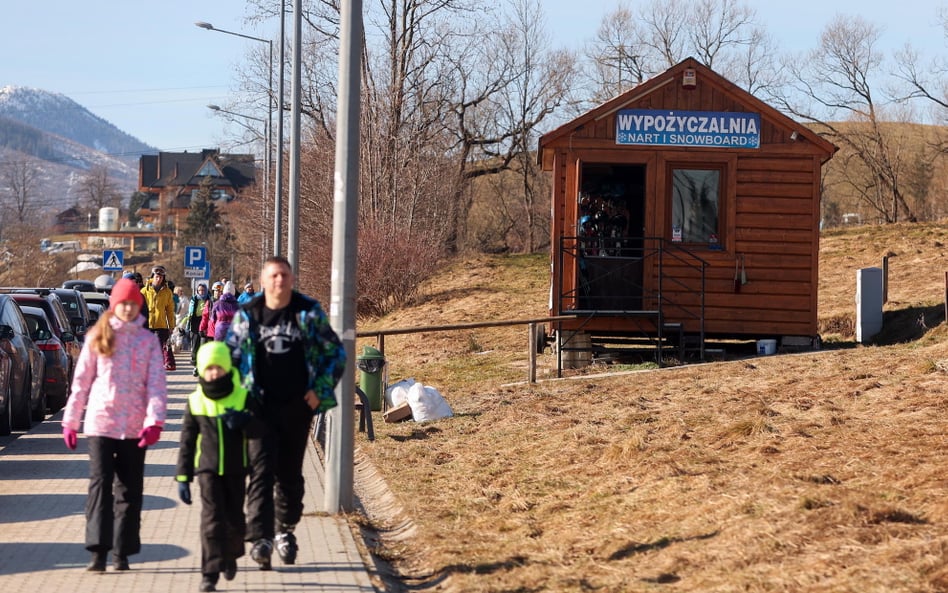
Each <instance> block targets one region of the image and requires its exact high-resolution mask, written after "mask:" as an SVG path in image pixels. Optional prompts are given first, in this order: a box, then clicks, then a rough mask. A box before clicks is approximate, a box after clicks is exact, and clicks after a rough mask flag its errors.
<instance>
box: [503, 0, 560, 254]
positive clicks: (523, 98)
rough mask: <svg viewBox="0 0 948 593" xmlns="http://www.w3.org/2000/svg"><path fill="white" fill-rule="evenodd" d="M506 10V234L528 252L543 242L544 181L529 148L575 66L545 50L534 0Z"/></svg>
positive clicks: (546, 44) (520, 0)
mask: <svg viewBox="0 0 948 593" xmlns="http://www.w3.org/2000/svg"><path fill="white" fill-rule="evenodd" d="M511 8H512V11H511V12H512V20H511V23H510V35H509V36H506V37H505V39H506V40H507V42H506V47H505V48H504V52H505V53H506V54H508V55H510V56H511V59H512V61H513V64H514V72H515V74H516V75H515V76H514V77H513V78H512V80H511V81H510V83H509V84H508V85H507V89H506V91H505V92H503V93H501V95H500V99H499V100H498V101H497V105H498V110H497V111H498V116H499V118H501V119H500V121H501V127H502V128H505V129H508V130H511V131H512V135H511V140H510V143H509V147H508V148H507V152H508V153H509V154H511V155H512V156H513V158H512V159H510V161H509V162H510V163H511V166H510V171H511V172H512V173H513V174H515V176H516V178H517V179H518V181H519V187H518V188H517V189H516V190H515V191H512V192H510V194H508V195H509V196H510V197H511V198H512V199H511V201H512V202H513V203H514V204H516V207H515V208H512V211H513V213H514V217H513V218H511V219H510V221H511V222H512V223H517V224H513V225H511V232H514V233H515V234H518V235H519V236H520V241H519V249H520V250H523V251H526V252H528V253H530V252H533V251H534V250H536V249H537V248H538V247H539V246H541V245H546V244H547V242H548V239H549V208H548V207H547V199H548V195H547V194H546V192H545V190H546V189H547V187H546V186H545V185H544V184H542V183H541V182H540V180H541V179H545V178H544V177H543V175H542V174H541V173H540V171H539V167H538V166H537V162H536V158H535V156H534V153H533V151H532V148H533V147H534V146H535V145H536V141H537V139H538V137H539V134H538V128H539V126H540V125H541V124H542V123H543V122H544V121H545V120H546V119H547V118H549V117H550V116H551V115H552V114H553V113H555V112H556V111H557V109H559V108H560V107H561V106H562V105H563V104H564V103H566V102H567V101H569V97H570V89H571V87H572V86H573V82H574V80H575V79H576V78H577V68H576V61H575V58H574V57H573V55H572V54H570V53H569V52H565V51H553V50H551V47H550V40H549V37H548V35H547V34H546V31H545V30H544V28H543V18H542V14H543V12H542V8H541V6H540V2H539V0H515V1H513V2H511ZM497 152H499V151H497ZM497 156H499V154H498V155H496V156H495V157H494V158H497ZM501 160H503V159H501ZM505 210H507V209H506V208H505V209H502V211H505Z"/></svg>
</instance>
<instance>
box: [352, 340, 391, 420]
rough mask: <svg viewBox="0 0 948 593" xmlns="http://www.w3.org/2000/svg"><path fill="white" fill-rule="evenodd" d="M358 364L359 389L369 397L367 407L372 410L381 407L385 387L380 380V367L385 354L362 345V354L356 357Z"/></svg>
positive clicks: (383, 365)
mask: <svg viewBox="0 0 948 593" xmlns="http://www.w3.org/2000/svg"><path fill="white" fill-rule="evenodd" d="M356 362H357V364H358V366H359V389H361V390H362V393H364V394H365V395H366V397H368V398H369V407H370V408H371V409H372V411H373V412H378V411H380V410H381V409H382V396H383V391H384V389H385V387H384V385H383V381H382V369H383V368H384V367H385V355H384V354H382V353H381V352H380V351H379V350H378V349H377V348H373V347H372V346H363V347H362V354H360V355H359V356H357V357H356Z"/></svg>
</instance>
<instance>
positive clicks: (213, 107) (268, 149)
mask: <svg viewBox="0 0 948 593" xmlns="http://www.w3.org/2000/svg"><path fill="white" fill-rule="evenodd" d="M207 108H208V109H210V110H211V111H217V112H219V113H226V114H228V115H233V116H234V117H242V118H244V119H250V120H253V121H258V122H261V123H262V124H263V127H264V130H263V140H264V145H265V148H264V150H265V152H266V157H265V158H264V165H263V166H264V168H265V172H264V177H263V179H264V181H263V185H264V188H269V187H270V164H271V163H270V153H271V145H270V139H271V138H272V137H273V135H272V133H271V132H272V130H271V129H270V120H269V119H263V118H262V117H254V116H252V115H247V114H246V113H237V112H234V111H228V110H227V109H224V108H222V107H221V106H220V105H208V106H207ZM248 129H250V128H249V126H248ZM263 195H264V199H263V202H264V204H266V202H267V200H266V197H265V196H266V189H264V191H263ZM264 218H266V217H264ZM263 256H264V258H266V257H267V236H266V233H264V235H263Z"/></svg>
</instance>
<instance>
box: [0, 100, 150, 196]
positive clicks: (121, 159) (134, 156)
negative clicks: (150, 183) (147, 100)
mask: <svg viewBox="0 0 948 593" xmlns="http://www.w3.org/2000/svg"><path fill="white" fill-rule="evenodd" d="M155 152H157V149H156V148H153V147H151V146H148V145H147V144H145V143H144V142H141V141H140V140H138V139H137V138H134V137H132V136H131V135H129V134H127V133H125V132H123V131H122V130H119V129H118V128H116V127H115V126H114V125H112V124H111V123H109V122H107V121H106V120H104V119H102V118H101V117H99V116H97V115H95V114H93V113H91V112H90V111H89V110H87V109H86V108H85V107H83V106H81V105H79V104H78V103H76V102H75V101H73V100H72V99H70V98H69V97H66V96H65V95H62V94H59V93H51V92H47V91H43V90H40V89H33V88H26V87H17V86H6V87H2V88H0V168H2V165H3V163H10V162H29V163H30V166H31V167H32V166H34V165H35V169H34V170H35V171H37V173H38V175H37V177H38V179H39V187H38V188H37V189H38V190H39V192H38V193H40V195H43V196H44V197H45V199H44V200H43V202H44V204H43V206H45V207H49V208H50V209H54V210H55V209H65V208H69V207H70V206H73V205H75V203H76V197H75V196H74V195H71V194H72V193H73V192H72V191H71V190H72V189H73V188H74V187H75V186H76V184H77V183H79V181H80V180H81V179H82V178H83V176H84V174H86V173H87V172H89V171H90V170H92V169H93V168H105V170H106V171H108V174H109V180H110V181H111V182H112V183H114V185H115V187H116V189H117V190H118V191H120V193H121V194H122V195H123V196H125V197H127V196H128V195H130V194H131V192H133V191H135V189H136V188H137V185H138V159H139V157H140V156H141V155H142V154H146V153H155Z"/></svg>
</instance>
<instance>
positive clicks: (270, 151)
mask: <svg viewBox="0 0 948 593" xmlns="http://www.w3.org/2000/svg"><path fill="white" fill-rule="evenodd" d="M267 43H268V44H269V47H270V52H269V54H268V63H269V66H270V77H269V81H268V83H267V90H268V92H269V96H268V97H267V140H266V145H267V146H266V149H267V158H266V159H264V160H265V166H266V168H267V172H266V175H264V186H265V187H264V191H263V192H261V195H262V196H263V200H262V202H263V212H264V218H263V220H264V224H266V217H267V211H268V210H269V207H268V206H269V205H268V203H267V191H269V189H270V181H271V179H273V178H272V177H271V175H272V172H273V41H268V42H267ZM274 216H276V215H274ZM262 234H263V253H261V254H260V255H261V256H262V257H261V260H263V259H266V257H267V252H268V249H267V247H268V245H267V233H266V231H264V232H263V233H262Z"/></svg>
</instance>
